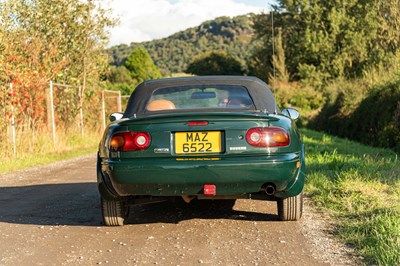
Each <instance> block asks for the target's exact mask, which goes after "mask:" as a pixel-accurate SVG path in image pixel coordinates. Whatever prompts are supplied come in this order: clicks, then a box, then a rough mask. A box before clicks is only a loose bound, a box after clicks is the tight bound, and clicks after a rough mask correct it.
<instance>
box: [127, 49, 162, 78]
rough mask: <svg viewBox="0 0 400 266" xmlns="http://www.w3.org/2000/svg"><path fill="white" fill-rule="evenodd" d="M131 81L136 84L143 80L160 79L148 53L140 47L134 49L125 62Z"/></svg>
mask: <svg viewBox="0 0 400 266" xmlns="http://www.w3.org/2000/svg"><path fill="white" fill-rule="evenodd" d="M125 67H126V68H127V69H128V70H129V72H130V74H131V77H132V79H134V80H137V81H138V83H140V82H143V81H145V80H150V79H156V78H161V74H160V71H158V69H157V67H156V66H155V65H154V63H153V60H152V59H151V57H150V55H149V53H148V52H147V51H146V49H144V48H142V47H138V48H135V49H134V50H133V52H132V53H131V54H130V56H129V57H128V58H127V59H126V61H125Z"/></svg>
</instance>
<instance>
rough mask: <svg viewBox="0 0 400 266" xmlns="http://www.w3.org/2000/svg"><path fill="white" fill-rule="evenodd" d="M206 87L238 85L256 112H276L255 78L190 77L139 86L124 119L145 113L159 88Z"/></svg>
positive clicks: (263, 85) (265, 89) (265, 87)
mask: <svg viewBox="0 0 400 266" xmlns="http://www.w3.org/2000/svg"><path fill="white" fill-rule="evenodd" d="M190 85H194V86H196V85H198V86H207V85H239V86H244V87H246V88H247V90H248V91H249V94H250V96H251V98H252V99H253V102H254V105H255V107H256V110H260V111H264V110H266V111H267V112H268V113H275V112H277V110H278V108H277V106H276V102H275V97H274V96H273V94H272V92H271V90H270V88H269V87H268V85H267V84H266V83H265V82H264V81H262V80H260V79H259V78H256V77H245V76H190V77H179V78H164V79H155V80H150V81H145V82H143V83H141V84H139V85H138V86H137V87H136V89H135V90H134V91H133V93H132V95H131V97H130V98H129V102H128V105H127V107H126V110H125V113H124V117H132V116H133V115H135V114H136V115H141V114H144V113H146V106H147V103H148V101H149V99H150V97H151V95H152V94H153V91H154V90H156V89H159V88H170V87H181V86H190Z"/></svg>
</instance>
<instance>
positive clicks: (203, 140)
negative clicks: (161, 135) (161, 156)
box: [175, 131, 222, 154]
mask: <svg viewBox="0 0 400 266" xmlns="http://www.w3.org/2000/svg"><path fill="white" fill-rule="evenodd" d="M221 150H222V146H221V132H220V131H199V132H176V133H175V152H176V154H193V153H220V152H221Z"/></svg>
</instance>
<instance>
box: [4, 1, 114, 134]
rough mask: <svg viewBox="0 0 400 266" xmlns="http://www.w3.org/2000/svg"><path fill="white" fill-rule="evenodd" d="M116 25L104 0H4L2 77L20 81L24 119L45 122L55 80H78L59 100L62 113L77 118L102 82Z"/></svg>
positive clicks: (18, 99)
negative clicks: (88, 96)
mask: <svg viewBox="0 0 400 266" xmlns="http://www.w3.org/2000/svg"><path fill="white" fill-rule="evenodd" d="M113 25H114V20H113V19H112V18H111V17H110V13H109V11H108V10H104V9H103V8H101V7H100V1H98V0H88V1H80V0H71V1H51V0H38V1H23V0H9V1H0V73H1V75H0V79H1V80H0V81H2V82H4V83H9V82H12V83H13V84H14V89H15V90H14V91H15V93H14V95H12V97H13V99H12V100H13V101H14V105H15V107H16V109H17V113H19V115H18V116H19V118H20V119H21V120H24V121H25V122H26V121H29V125H30V127H31V128H32V129H34V128H37V127H39V126H40V124H42V123H44V121H45V120H46V112H45V106H46V104H45V89H46V88H47V87H48V82H49V81H50V80H53V81H55V82H57V83H64V84H69V85H74V86H75V89H70V90H65V93H66V94H68V95H64V96H65V97H62V95H61V99H62V100H61V101H60V102H59V103H58V104H57V105H56V108H57V110H56V111H57V117H58V119H60V120H62V121H64V122H65V124H66V126H68V125H69V124H71V123H72V121H73V120H74V117H75V115H76V114H77V113H78V111H79V109H81V108H82V103H83V99H84V96H85V95H86V94H88V93H90V91H91V90H97V89H98V88H100V86H99V80H100V75H101V74H102V72H103V71H104V69H106V67H107V64H106V62H107V60H106V54H105V53H104V48H105V45H106V43H107V30H106V28H107V27H111V26H113ZM62 92H63V91H62ZM0 97H1V96H0ZM2 100H3V99H2ZM5 102H7V101H5Z"/></svg>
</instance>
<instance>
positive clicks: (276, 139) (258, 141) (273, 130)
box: [246, 127, 290, 147]
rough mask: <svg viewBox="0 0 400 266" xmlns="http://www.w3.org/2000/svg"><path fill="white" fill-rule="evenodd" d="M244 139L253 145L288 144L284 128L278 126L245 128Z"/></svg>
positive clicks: (276, 145) (273, 145) (288, 139)
mask: <svg viewBox="0 0 400 266" xmlns="http://www.w3.org/2000/svg"><path fill="white" fill-rule="evenodd" d="M246 140H247V143H249V144H250V145H251V146H255V147H284V146H288V145H289V144H290V137H289V134H288V133H287V131H286V130H284V129H283V128H280V127H256V128H251V129H249V130H247V133H246Z"/></svg>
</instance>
